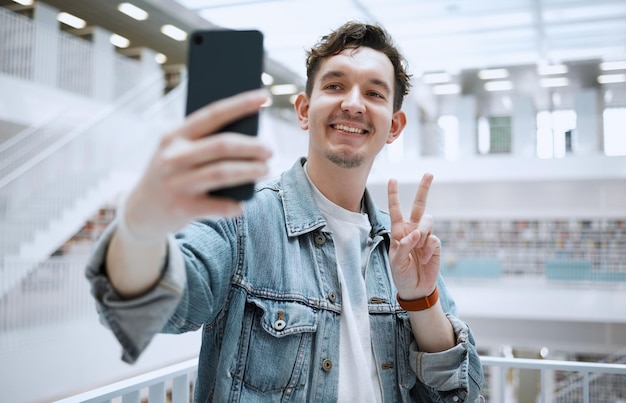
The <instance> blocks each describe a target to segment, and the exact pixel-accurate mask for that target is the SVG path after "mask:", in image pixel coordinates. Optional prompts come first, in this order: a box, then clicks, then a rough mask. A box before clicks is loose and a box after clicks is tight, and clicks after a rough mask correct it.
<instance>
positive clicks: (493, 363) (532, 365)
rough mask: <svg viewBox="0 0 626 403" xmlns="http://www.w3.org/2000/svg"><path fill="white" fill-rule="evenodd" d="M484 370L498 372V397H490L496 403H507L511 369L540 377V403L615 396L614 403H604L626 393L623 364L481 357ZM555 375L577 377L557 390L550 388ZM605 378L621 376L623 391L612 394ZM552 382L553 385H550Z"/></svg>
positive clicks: (496, 377)
mask: <svg viewBox="0 0 626 403" xmlns="http://www.w3.org/2000/svg"><path fill="white" fill-rule="evenodd" d="M481 361H482V363H483V367H484V368H486V369H487V370H489V369H496V370H497V373H492V374H491V376H492V377H494V378H495V379H496V382H495V383H496V388H495V389H496V390H495V392H496V394H497V396H491V399H490V400H491V401H495V402H507V401H508V400H510V398H509V399H508V400H507V390H510V389H507V376H506V373H507V371H508V370H511V369H522V370H535V371H539V373H540V386H539V394H538V402H540V403H552V402H564V403H573V402H581V403H591V402H594V401H598V400H597V399H594V398H593V396H594V395H598V394H604V395H610V394H615V397H614V398H613V399H612V400H610V399H609V400H602V401H611V402H613V401H618V400H617V399H618V397H619V396H623V395H624V393H626V365H624V364H609V363H598V362H594V363H591V362H577V361H557V360H539V359H525V358H503V357H489V356H484V357H481ZM555 371H562V372H569V373H575V374H576V375H578V376H577V377H573V378H570V381H569V383H567V385H562V386H563V387H561V388H559V389H558V390H554V389H553V388H550V387H548V385H553V384H555V382H553V379H551V377H554V373H555ZM602 375H619V376H622V377H623V379H622V382H620V383H621V385H623V386H621V388H620V390H617V391H613V390H612V386H611V385H610V383H608V382H607V384H608V385H604V384H603V383H602V380H601V378H600V376H602ZM551 381H552V382H551ZM592 381H595V382H597V383H598V386H597V389H598V390H596V391H594V390H592V388H591V384H592Z"/></svg>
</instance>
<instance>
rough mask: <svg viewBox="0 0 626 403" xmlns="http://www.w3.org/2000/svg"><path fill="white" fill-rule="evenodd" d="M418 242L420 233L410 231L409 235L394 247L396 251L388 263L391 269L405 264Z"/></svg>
mask: <svg viewBox="0 0 626 403" xmlns="http://www.w3.org/2000/svg"><path fill="white" fill-rule="evenodd" d="M419 240H420V233H419V232H418V231H411V232H409V234H408V235H407V236H405V237H403V238H402V239H400V241H398V243H397V245H396V251H395V253H394V255H393V260H392V261H391V262H390V264H391V267H395V268H399V267H403V266H405V265H406V264H407V259H408V257H409V253H411V251H412V250H413V248H415V245H417V243H418V242H419Z"/></svg>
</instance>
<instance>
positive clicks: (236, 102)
mask: <svg viewBox="0 0 626 403" xmlns="http://www.w3.org/2000/svg"><path fill="white" fill-rule="evenodd" d="M267 99H268V95H267V91H266V90H263V89H261V90H254V91H246V92H242V93H241V94H237V95H234V96H232V97H228V98H224V99H221V100H219V101H215V102H213V103H211V104H209V105H207V106H204V107H202V108H200V109H198V110H197V111H195V112H194V113H192V114H191V115H189V117H188V118H187V121H186V123H185V124H184V125H183V127H182V128H181V129H180V131H179V134H181V135H182V136H184V137H186V138H188V139H197V138H200V137H203V136H206V135H207V134H211V133H215V132H216V131H217V130H219V129H221V128H222V127H224V126H225V125H227V124H228V123H231V122H234V121H236V120H237V119H240V118H243V117H245V116H248V115H251V114H253V113H255V112H258V111H259V109H260V108H261V105H263V104H264V103H265V102H266V101H267Z"/></svg>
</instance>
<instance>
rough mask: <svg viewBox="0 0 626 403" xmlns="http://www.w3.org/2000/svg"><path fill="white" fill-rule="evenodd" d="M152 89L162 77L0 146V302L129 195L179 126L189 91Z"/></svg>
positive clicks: (159, 84) (182, 88)
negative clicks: (102, 210)
mask: <svg viewBox="0 0 626 403" xmlns="http://www.w3.org/2000/svg"><path fill="white" fill-rule="evenodd" d="M155 87H158V88H162V87H163V78H162V74H158V75H155V76H153V77H149V78H147V79H146V80H144V81H143V82H141V83H140V84H138V85H137V86H136V87H135V88H133V89H131V90H130V91H129V92H128V93H127V94H126V95H124V96H122V97H121V98H119V99H118V100H117V101H116V102H115V103H113V104H111V105H108V106H106V107H104V108H101V110H99V111H98V112H97V113H95V114H94V115H93V116H90V117H88V118H84V117H83V118H82V119H81V118H80V117H79V116H72V112H71V111H64V112H62V113H60V114H59V115H57V116H56V117H55V118H53V119H51V120H49V121H47V122H46V123H45V124H43V125H40V126H39V127H31V128H27V129H26V130H24V131H23V132H22V133H20V134H18V135H16V136H14V137H12V138H11V139H10V140H9V141H6V142H4V143H2V144H1V145H0V297H1V296H3V295H5V294H6V293H7V292H8V291H9V290H10V289H12V288H13V287H15V286H16V285H17V284H19V283H20V282H21V281H22V280H23V279H24V278H25V277H26V276H27V275H28V274H29V273H30V272H31V271H32V269H33V268H34V267H36V265H37V264H38V263H40V262H41V261H43V260H45V259H46V258H47V257H49V256H50V255H51V254H52V253H53V252H54V251H55V250H56V249H58V248H59V247H60V246H61V245H62V244H63V243H64V242H65V241H66V240H67V239H69V238H70V237H71V236H72V235H73V234H74V233H76V232H77V231H78V230H79V229H80V228H81V226H82V225H83V224H84V223H85V221H86V220H87V219H88V218H89V217H90V216H91V215H93V214H94V213H95V212H96V211H97V209H98V208H99V207H100V206H102V205H103V204H104V203H106V202H110V201H112V200H113V199H114V198H115V197H116V196H117V195H118V194H119V193H120V192H121V191H123V190H124V189H127V188H128V186H130V184H131V183H132V181H134V180H135V179H136V176H137V174H138V172H140V170H141V167H142V166H143V165H144V164H145V163H146V161H147V158H148V157H149V156H150V155H151V153H152V151H153V150H154V147H155V146H156V144H157V142H158V141H159V139H160V137H161V135H162V134H163V132H164V130H165V129H167V128H168V127H172V126H173V125H175V124H176V123H178V122H179V121H180V120H182V117H183V104H184V97H185V94H186V86H185V85H180V86H179V87H178V88H176V89H174V90H173V91H171V92H170V93H168V94H167V95H166V96H165V97H162V98H160V99H156V100H155V97H154V93H155Z"/></svg>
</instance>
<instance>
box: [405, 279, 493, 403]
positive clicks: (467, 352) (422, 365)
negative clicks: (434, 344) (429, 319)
mask: <svg viewBox="0 0 626 403" xmlns="http://www.w3.org/2000/svg"><path fill="white" fill-rule="evenodd" d="M439 288H440V299H441V302H442V307H443V309H444V312H446V316H447V317H448V320H449V321H450V323H451V324H452V328H453V329H454V334H455V336H456V345H455V346H454V347H452V348H451V349H449V350H446V351H441V352H438V353H426V352H421V351H419V350H418V346H417V343H416V342H415V341H413V343H412V344H411V346H410V350H409V362H410V365H411V368H412V369H413V371H415V373H416V375H417V378H418V380H419V381H420V382H419V383H421V384H422V385H424V386H425V387H426V388H427V389H429V394H430V395H431V398H432V401H433V402H437V401H440V402H446V403H447V402H472V403H473V402H478V401H479V399H480V390H481V389H482V386H483V381H484V374H483V368H482V364H481V362H480V357H479V356H478V353H477V352H476V346H475V344H476V343H475V341H474V336H473V334H472V331H471V330H470V328H469V326H468V325H467V324H466V323H465V322H463V321H461V320H460V319H459V318H457V317H456V307H455V304H454V301H453V300H452V298H451V297H450V295H449V293H448V291H447V288H446V287H445V284H444V283H443V279H442V278H441V277H440V278H439Z"/></svg>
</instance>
